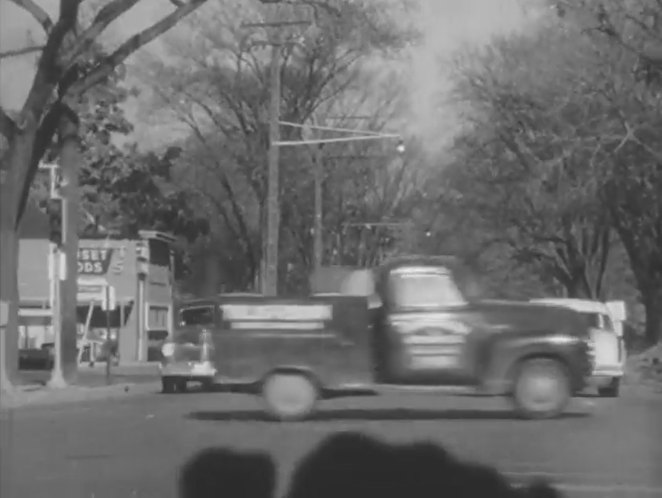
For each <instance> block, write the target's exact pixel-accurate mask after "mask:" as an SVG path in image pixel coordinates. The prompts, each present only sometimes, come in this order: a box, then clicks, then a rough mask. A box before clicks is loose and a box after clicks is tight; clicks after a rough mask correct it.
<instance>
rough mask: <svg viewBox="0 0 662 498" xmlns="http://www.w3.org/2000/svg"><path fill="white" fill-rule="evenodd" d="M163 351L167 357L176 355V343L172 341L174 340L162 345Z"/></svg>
mask: <svg viewBox="0 0 662 498" xmlns="http://www.w3.org/2000/svg"><path fill="white" fill-rule="evenodd" d="M161 353H162V354H163V356H165V357H166V358H168V357H170V356H172V355H174V354H175V344H174V343H172V342H166V343H165V344H164V345H163V346H161Z"/></svg>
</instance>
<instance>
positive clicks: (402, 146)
mask: <svg viewBox="0 0 662 498" xmlns="http://www.w3.org/2000/svg"><path fill="white" fill-rule="evenodd" d="M395 150H396V151H398V154H404V153H405V151H406V150H407V147H406V146H405V143H404V142H403V141H402V140H400V141H399V142H398V145H397V146H396V148H395Z"/></svg>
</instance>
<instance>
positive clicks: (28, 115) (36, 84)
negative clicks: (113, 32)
mask: <svg viewBox="0 0 662 498" xmlns="http://www.w3.org/2000/svg"><path fill="white" fill-rule="evenodd" d="M11 1H12V2H13V3H14V4H16V6H18V7H20V8H21V9H24V10H25V11H27V12H28V13H29V14H30V15H31V16H32V17H33V18H34V19H35V20H36V21H37V22H38V23H39V24H40V25H41V27H42V28H43V31H44V34H45V42H44V43H43V44H42V45H39V46H34V47H27V48H26V49H25V50H23V51H21V52H22V53H27V52H39V56H38V63H37V69H36V72H35V75H34V77H33V79H32V81H31V82H28V85H29V87H30V90H29V92H28V95H27V98H26V100H25V103H24V104H23V106H22V108H21V109H20V111H19V112H18V113H17V115H16V116H14V117H12V116H10V114H9V113H8V112H7V111H5V110H4V109H0V134H2V135H3V136H4V137H5V139H6V140H7V143H8V146H7V151H6V153H5V157H4V159H3V161H2V171H1V175H0V239H1V246H0V274H1V275H2V279H1V283H0V302H1V303H2V305H3V308H4V307H5V306H7V307H8V309H9V312H8V316H7V317H5V316H3V317H2V320H3V322H4V321H5V319H7V325H6V326H7V330H6V333H3V334H2V337H3V341H4V342H3V344H2V365H0V377H1V380H2V384H3V388H4V387H5V386H6V385H8V381H9V377H8V369H9V370H10V371H13V370H14V369H15V366H16V361H17V359H16V354H15V353H16V347H17V343H18V339H17V325H18V324H17V316H18V281H17V267H18V255H17V246H18V240H17V235H16V233H17V226H18V224H19V223H20V220H21V216H22V214H23V210H24V207H25V203H26V201H27V198H28V194H29V191H30V185H31V184H32V181H33V179H34V177H35V174H36V171H37V168H38V164H39V161H40V160H41V158H42V156H43V155H44V152H45V151H46V150H47V148H48V147H50V145H51V143H52V140H53V136H54V135H55V133H56V132H57V131H58V127H59V128H60V129H62V127H63V126H64V125H65V121H63V120H69V121H71V118H72V116H71V112H70V108H69V106H68V101H69V99H71V98H75V97H76V96H78V95H81V94H83V93H84V92H85V91H87V90H88V89H89V88H91V87H93V86H94V85H96V84H98V83H100V82H102V81H104V79H106V78H108V77H109V76H110V75H112V73H113V72H114V71H115V70H116V69H117V67H118V66H120V65H121V64H122V63H123V62H124V60H125V59H126V58H127V57H128V56H129V55H131V54H132V53H134V52H135V51H136V50H138V49H139V48H140V47H142V46H144V45H145V44H147V43H149V42H150V41H152V40H154V39H155V38H156V37H158V36H159V35H161V34H162V33H164V32H165V31H167V30H168V29H170V28H171V27H173V26H174V25H175V24H177V23H178V22H179V21H180V20H181V19H183V18H184V17H185V16H187V15H188V14H190V13H191V12H193V11H194V10H196V9H197V8H198V7H200V6H201V5H202V4H203V3H204V2H205V0H189V1H186V0H177V1H175V0H173V1H172V3H171V5H172V7H173V8H172V10H171V11H170V12H167V13H165V15H164V16H163V17H162V18H161V19H160V20H158V21H157V22H155V23H154V24H152V25H151V26H149V27H148V28H146V29H144V30H143V31H141V32H139V33H136V34H135V35H133V36H131V37H129V38H128V39H126V40H125V41H123V42H122V43H121V44H120V45H119V46H118V47H116V48H115V49H114V50H111V51H110V52H109V53H108V54H107V55H106V56H104V57H102V58H99V60H98V61H97V62H96V64H94V65H92V66H91V67H84V65H82V64H80V63H79V61H80V60H81V58H82V57H83V56H84V55H85V54H86V52H87V51H88V50H89V49H90V47H91V46H92V45H93V44H94V43H95V41H96V40H97V39H98V38H99V36H100V35H101V34H102V33H103V32H104V31H105V30H106V29H107V28H108V26H110V25H111V24H112V23H113V22H115V21H118V22H121V20H120V17H121V16H122V15H123V14H124V13H126V12H127V11H128V10H129V9H131V8H132V7H133V6H135V5H136V4H137V3H138V1H139V0H111V1H109V2H107V3H105V4H104V6H103V7H102V8H100V9H99V10H98V12H97V13H96V15H94V17H93V18H92V20H91V21H90V22H89V23H83V22H81V17H82V16H81V15H80V3H81V2H80V1H79V0H61V1H60V8H59V15H58V18H57V19H55V20H54V19H53V18H51V16H50V15H49V14H48V13H47V12H46V11H45V10H43V9H42V8H41V7H40V6H39V5H38V4H37V3H35V2H33V1H31V0H11ZM16 55H18V54H17V53H10V54H2V56H3V57H5V56H16ZM73 120H74V121H75V118H73ZM74 124H75V123H74ZM69 128H70V127H69ZM2 326H5V324H4V323H3V324H2Z"/></svg>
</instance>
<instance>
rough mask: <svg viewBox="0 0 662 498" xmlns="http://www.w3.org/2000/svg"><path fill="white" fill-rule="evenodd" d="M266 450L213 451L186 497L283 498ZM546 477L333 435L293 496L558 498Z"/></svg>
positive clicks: (191, 468) (304, 466) (192, 477)
mask: <svg viewBox="0 0 662 498" xmlns="http://www.w3.org/2000/svg"><path fill="white" fill-rule="evenodd" d="M275 488H276V468H275V465H274V463H273V460H272V459H271V457H269V456H268V455H266V454H264V453H257V452H256V453H248V452H234V451H232V450H226V449H222V448H209V449H206V450H203V451H201V452H200V453H198V454H197V455H195V456H194V457H193V458H192V459H191V460H190V461H189V462H187V463H186V465H185V466H184V468H183V469H182V474H181V479H180V497H181V498H212V497H213V498H217V497H219V496H224V497H227V498H275ZM561 496H562V495H561V493H560V492H558V491H556V490H555V489H553V488H552V487H550V486H549V485H547V484H546V483H543V482H536V483H533V484H531V485H529V486H527V487H523V488H515V487H513V486H512V485H510V484H509V483H508V481H507V480H506V478H505V477H504V476H502V475H501V474H500V473H499V472H497V471H496V470H494V469H492V468H490V467H487V466H484V465H477V464H473V463H468V462H462V461H460V460H457V459H455V458H454V457H453V456H452V455H450V454H449V453H447V452H446V451H445V450H444V449H443V448H441V447H440V446H437V445H434V444H432V443H414V444H407V445H391V444H386V443H382V442H380V441H378V440H376V439H373V438H370V437H368V436H365V435H363V434H360V433H354V432H344V433H339V434H336V435H333V436H331V437H329V438H328V439H327V440H325V441H323V442H322V443H321V444H320V446H319V447H317V448H316V449H315V450H313V451H312V452H311V453H310V454H309V455H308V456H307V457H306V458H305V459H304V460H303V461H302V463H301V464H300V465H299V467H298V468H297V470H296V471H295V472H294V475H293V477H292V481H291V483H290V486H289V491H288V492H287V494H286V497H287V498H340V497H342V498H402V497H407V498H439V497H444V498H455V497H485V498H509V497H513V498H517V497H520V498H525V497H526V498H555V497H561Z"/></svg>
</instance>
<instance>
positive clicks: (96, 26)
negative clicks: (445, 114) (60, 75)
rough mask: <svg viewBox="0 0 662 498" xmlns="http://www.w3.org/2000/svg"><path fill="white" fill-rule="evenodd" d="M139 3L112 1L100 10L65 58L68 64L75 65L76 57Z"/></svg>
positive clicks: (136, 0)
mask: <svg viewBox="0 0 662 498" xmlns="http://www.w3.org/2000/svg"><path fill="white" fill-rule="evenodd" d="M139 1H140V0H112V2H110V3H108V4H106V5H105V6H104V7H103V8H102V9H101V10H99V12H98V13H97V15H96V16H95V17H94V20H93V21H92V24H91V25H90V27H89V28H87V29H86V30H85V31H84V32H83V34H82V35H81V36H80V38H79V39H78V41H77V43H76V44H75V45H74V46H73V47H72V49H71V51H70V52H69V53H68V54H66V55H65V56H64V60H65V61H66V64H67V65H69V64H72V63H74V62H75V60H76V57H78V56H79V55H80V54H82V53H84V52H85V51H87V50H88V49H89V48H90V47H91V46H92V44H93V43H94V41H95V40H96V39H97V38H98V37H99V36H100V35H101V33H103V32H104V30H105V29H106V28H107V27H108V26H109V25H110V24H111V23H112V22H113V21H115V20H116V19H117V18H118V17H120V16H121V15H122V14H124V13H125V12H126V11H128V10H129V9H131V8H132V7H133V6H134V5H136V4H137V3H138V2H139Z"/></svg>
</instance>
